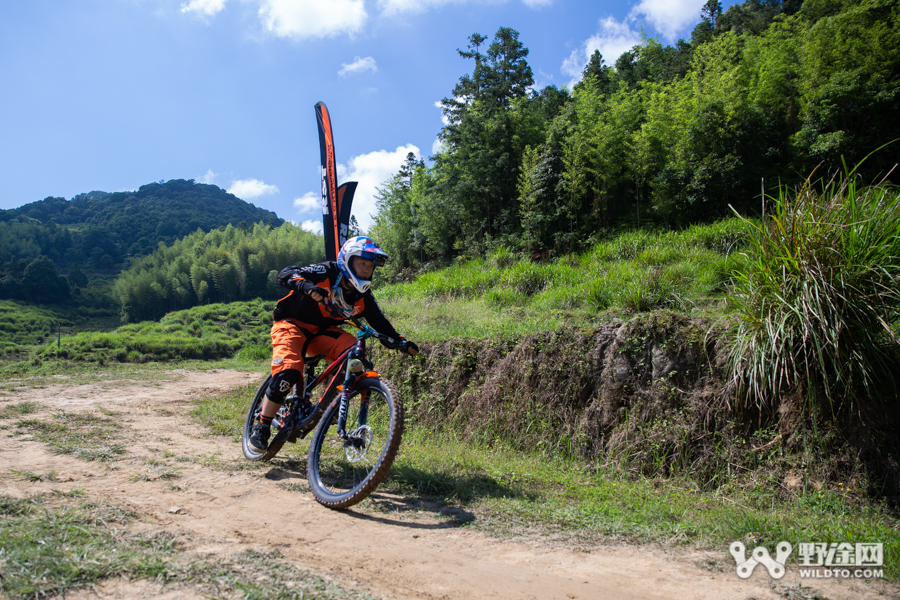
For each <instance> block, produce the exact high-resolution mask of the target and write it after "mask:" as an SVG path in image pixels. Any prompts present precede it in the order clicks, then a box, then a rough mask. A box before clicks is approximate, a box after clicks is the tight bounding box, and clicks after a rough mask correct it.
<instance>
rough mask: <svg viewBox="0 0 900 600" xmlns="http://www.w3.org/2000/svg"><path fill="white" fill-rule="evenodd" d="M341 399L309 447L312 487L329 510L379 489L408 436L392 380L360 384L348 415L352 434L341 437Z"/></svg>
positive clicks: (371, 379) (346, 428) (331, 407)
mask: <svg viewBox="0 0 900 600" xmlns="http://www.w3.org/2000/svg"><path fill="white" fill-rule="evenodd" d="M339 410H340V395H338V396H337V398H336V399H335V401H334V402H333V403H332V405H331V406H329V407H328V408H327V409H326V410H325V414H324V415H323V416H322V420H321V421H320V422H319V427H318V429H316V433H315V435H314V436H313V439H312V443H311V444H310V447H309V460H308V461H307V470H308V478H309V486H310V488H311V489H312V492H313V494H314V495H315V497H316V500H318V501H319V503H320V504H322V505H324V506H327V507H329V508H347V507H348V506H353V505H354V504H356V503H358V502H360V501H361V500H363V499H364V498H365V497H366V496H368V495H369V494H371V493H372V492H373V491H374V490H375V488H377V487H378V484H380V483H381V482H382V481H383V480H384V477H385V475H387V472H388V470H390V468H391V465H392V464H393V463H394V458H395V457H396V456H397V451H398V450H399V449H400V439H401V437H402V435H403V405H402V403H401V402H400V396H399V394H397V392H396V391H395V390H394V389H393V386H390V385H389V384H388V383H387V382H386V381H384V380H382V379H380V378H377V377H372V378H369V379H364V380H363V381H361V382H359V383H357V385H356V386H355V389H354V390H353V393H352V395H351V396H350V403H349V406H348V410H347V422H346V425H345V427H344V430H345V432H346V434H345V436H344V437H343V438H342V437H341V436H339V435H338V431H337V429H338V412H339Z"/></svg>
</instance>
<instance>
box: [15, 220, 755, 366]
mask: <svg viewBox="0 0 900 600" xmlns="http://www.w3.org/2000/svg"><path fill="white" fill-rule="evenodd" d="M742 236H743V233H742V229H741V226H740V223H739V222H738V221H737V220H730V221H723V222H720V223H716V224H713V225H705V226H697V227H692V228H690V229H688V230H686V231H683V232H666V233H661V232H653V231H635V232H630V233H625V234H622V235H619V236H616V237H613V238H611V239H609V240H608V241H605V242H601V243H599V244H597V245H596V246H594V247H593V248H592V249H591V250H590V251H588V252H586V253H584V254H582V255H574V256H564V257H560V258H558V259H553V260H549V261H547V262H545V263H536V262H533V261H532V260H530V259H529V258H527V257H517V256H513V255H511V254H509V253H507V252H503V251H502V250H501V251H497V252H495V253H494V254H492V255H491V256H490V257H488V258H486V259H477V260H472V261H468V262H463V263H459V264H457V265H454V266H452V267H450V268H447V269H443V270H440V271H434V272H431V273H426V274H424V275H422V276H421V277H419V278H418V279H417V280H416V281H415V282H413V283H401V284H395V285H383V286H380V287H379V288H377V289H376V296H377V298H378V299H379V302H380V304H381V307H382V309H383V310H384V312H385V313H386V314H387V315H388V317H389V318H390V319H391V320H392V321H393V323H394V325H395V326H396V327H397V328H398V330H399V331H401V332H402V333H403V334H404V335H405V336H406V337H408V338H409V339H412V340H416V341H424V342H436V341H442V340H448V339H451V338H454V337H466V338H476V339H482V338H490V337H494V336H498V335H501V336H512V337H518V336H523V335H527V334H531V333H537V332H540V331H548V330H552V329H555V328H557V327H560V326H563V325H571V326H576V327H592V326H595V325H596V324H598V323H601V322H605V321H608V320H609V319H610V318H612V317H614V316H628V315H630V314H634V313H637V312H646V311H651V310H656V309H667V310H671V311H676V312H679V313H682V314H686V315H695V316H698V315H706V316H708V315H721V314H723V311H724V309H725V296H724V290H725V287H724V286H725V285H726V284H727V282H728V281H729V280H730V278H731V273H732V272H733V270H734V269H735V268H736V267H737V265H739V264H740V261H741V260H742V259H741V258H740V255H739V254H738V253H737V250H738V249H740V248H741V246H742V244H743V241H742V239H743V237H742ZM273 306H274V302H273V301H271V300H267V301H264V300H259V299H257V300H253V301H249V302H232V303H228V304H208V305H205V306H200V307H195V308H192V309H189V310H182V311H175V312H171V313H169V314H167V315H166V316H164V317H163V318H162V319H160V320H159V321H145V322H141V323H135V324H129V325H124V326H122V327H119V328H118V329H116V330H115V331H105V332H104V331H93V332H91V331H82V332H78V333H76V334H75V335H66V336H64V337H63V340H62V347H61V349H60V350H57V347H56V343H55V341H54V343H52V344H50V343H45V345H44V346H43V347H42V348H41V349H39V350H38V351H37V355H36V358H37V360H38V361H44V360H49V359H51V358H52V359H53V360H54V361H56V360H63V361H76V362H85V361H86V362H101V363H105V362H110V361H113V362H132V363H134V362H138V363H141V362H148V361H171V360H192V359H206V360H209V359H220V358H225V357H229V356H233V355H234V354H236V353H237V352H238V351H241V350H243V351H244V353H245V354H248V353H249V354H248V355H252V356H260V357H262V358H265V356H266V353H267V352H268V330H269V326H270V323H271V315H270V312H271V309H272V307H273ZM32 313H33V314H34V315H35V317H34V318H33V319H31V320H29V321H28V323H31V322H32V321H33V322H34V324H33V325H25V324H23V325H22V326H21V327H18V328H17V329H7V330H4V331H5V333H4V332H0V336H2V337H0V339H5V340H6V343H7V344H8V345H10V346H12V345H18V344H21V343H22V340H23V339H24V338H21V337H20V335H21V332H25V331H28V332H29V333H30V332H31V331H32V330H33V331H34V332H35V333H34V335H32V337H31V338H29V339H31V340H33V341H32V342H29V343H36V342H39V341H40V340H41V339H44V341H45V342H47V340H48V339H49V338H48V332H49V329H48V326H47V323H49V322H50V321H53V320H54V319H58V318H59V317H58V316H57V317H54V316H51V314H52V315H57V313H52V311H46V310H43V309H34V310H33V311H30V312H28V314H32ZM60 314H61V313H60ZM42 319H43V321H42ZM70 321H71V319H70ZM53 322H55V321H53ZM23 323H24V322H23ZM38 323H40V324H38ZM73 325H74V323H73ZM67 333H69V334H71V333H72V329H71V328H70V329H69V331H68V332H67ZM33 366H34V365H30V366H23V367H22V368H28V369H30V368H33ZM8 367H9V366H8ZM16 368H19V367H16Z"/></svg>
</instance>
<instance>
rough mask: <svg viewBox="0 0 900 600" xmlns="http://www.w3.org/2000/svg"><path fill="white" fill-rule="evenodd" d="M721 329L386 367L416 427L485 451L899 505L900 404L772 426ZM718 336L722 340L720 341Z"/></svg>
mask: <svg viewBox="0 0 900 600" xmlns="http://www.w3.org/2000/svg"><path fill="white" fill-rule="evenodd" d="M712 328H713V324H712V323H711V322H710V321H708V320H702V319H691V318H688V317H685V316H683V315H675V314H670V313H663V312H660V313H650V314H645V315H640V316H638V317H636V318H634V319H631V320H630V321H627V322H626V321H616V322H612V323H608V324H603V325H601V326H598V327H597V328H594V329H589V330H583V329H576V328H567V329H560V330H556V331H551V332H544V333H539V334H535V335H530V336H527V337H526V338H524V339H518V340H516V339H503V338H497V339H487V340H451V341H448V342H442V343H437V344H425V345H423V346H424V348H423V350H424V351H423V354H422V356H420V357H419V358H418V359H416V360H406V359H403V358H400V357H398V356H397V354H396V353H391V352H385V351H381V352H380V355H379V356H378V357H377V362H378V364H379V366H380V368H381V369H382V371H383V372H384V373H385V375H386V376H388V377H389V378H390V379H391V380H392V381H394V383H395V384H396V385H398V387H400V388H401V391H402V393H403V397H404V398H405V399H406V404H407V407H408V410H409V412H410V413H411V414H412V415H413V418H415V419H418V420H420V421H422V422H425V423H428V424H431V425H434V426H438V427H440V426H451V427H453V428H454V429H456V430H458V431H462V432H464V433H465V434H466V435H467V436H469V437H470V438H473V439H482V440H491V439H495V438H500V439H503V440H504V441H507V442H510V443H512V444H513V445H515V446H518V447H520V448H523V449H534V448H543V449H550V450H559V451H563V450H566V451H571V452H572V453H574V454H576V455H581V456H583V457H584V458H585V459H586V460H587V461H588V462H589V463H591V464H602V463H610V462H612V463H615V464H618V465H619V466H621V467H623V468H625V469H627V470H629V471H631V472H632V473H642V474H645V475H657V474H660V475H671V474H673V473H677V472H685V473H690V474H691V475H692V476H695V477H698V478H699V479H700V480H701V481H702V482H705V483H707V484H709V485H716V484H718V483H721V482H722V481H723V480H724V478H727V477H732V476H738V475H740V476H741V477H754V478H762V479H765V480H769V481H770V482H771V483H772V484H773V485H775V486H776V487H781V488H784V489H785V490H788V491H789V490H793V489H800V488H803V487H809V486H812V487H821V486H823V485H828V482H829V481H838V480H840V481H844V482H846V481H853V482H854V484H855V487H857V488H858V487H863V488H864V489H868V491H869V493H870V494H873V495H878V496H886V497H887V498H888V499H890V500H892V501H894V502H896V500H897V494H898V493H900V492H898V487H900V465H898V457H900V438H898V436H896V435H895V432H896V427H897V425H898V423H900V414H898V407H897V406H896V405H886V404H882V405H879V406H871V407H868V408H866V409H865V410H863V409H860V408H859V407H856V408H854V409H853V411H852V412H851V413H850V414H848V415H847V416H846V417H845V418H839V419H837V422H838V424H837V425H834V424H831V425H826V426H822V425H820V426H819V427H818V429H814V428H813V427H812V426H811V424H810V423H809V421H808V420H807V419H805V418H803V417H802V416H801V414H800V409H799V406H800V403H799V398H796V397H786V398H782V399H780V400H779V403H778V410H777V411H776V412H775V413H774V414H773V415H772V416H770V417H765V416H762V415H760V414H759V413H758V412H757V411H754V410H752V409H751V410H744V411H739V410H737V409H736V408H735V405H736V403H735V402H734V398H733V397H731V396H729V395H728V394H726V393H725V387H726V386H725V378H726V373H725V371H726V361H727V352H728V349H727V343H726V342H725V341H724V338H723V337H722V332H721V331H716V330H715V329H712ZM711 329H712V332H711Z"/></svg>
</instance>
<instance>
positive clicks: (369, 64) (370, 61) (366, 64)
mask: <svg viewBox="0 0 900 600" xmlns="http://www.w3.org/2000/svg"><path fill="white" fill-rule="evenodd" d="M377 70H378V63H376V62H375V59H374V58H372V57H371V56H367V57H365V58H360V57H358V56H357V57H356V58H354V59H353V62H352V63H350V64H347V63H341V70H340V71H338V75H340V76H341V77H343V76H344V75H346V74H347V73H361V72H363V71H372V72H373V73H374V72H375V71H377Z"/></svg>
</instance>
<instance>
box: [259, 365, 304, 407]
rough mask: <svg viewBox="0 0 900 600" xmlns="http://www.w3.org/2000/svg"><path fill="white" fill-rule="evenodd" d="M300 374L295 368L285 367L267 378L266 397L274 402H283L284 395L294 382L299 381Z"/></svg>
mask: <svg viewBox="0 0 900 600" xmlns="http://www.w3.org/2000/svg"><path fill="white" fill-rule="evenodd" d="M300 376H301V373H300V371H298V370H297V369H285V370H284V371H281V372H280V373H276V374H275V375H273V376H272V379H270V380H269V387H268V388H266V397H267V398H268V399H269V400H271V401H272V402H274V403H275V404H284V397H285V396H287V394H288V392H289V391H291V388H292V387H294V384H296V383H297V382H298V381H300Z"/></svg>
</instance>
